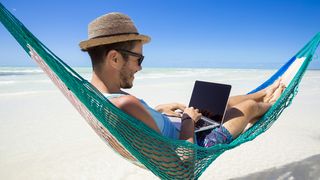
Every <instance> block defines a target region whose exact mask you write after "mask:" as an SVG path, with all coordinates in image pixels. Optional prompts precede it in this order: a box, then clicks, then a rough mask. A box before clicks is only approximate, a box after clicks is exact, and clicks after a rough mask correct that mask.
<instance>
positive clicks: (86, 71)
mask: <svg viewBox="0 0 320 180" xmlns="http://www.w3.org/2000/svg"><path fill="white" fill-rule="evenodd" d="M75 70H76V71H77V72H78V73H79V74H80V75H81V76H82V77H84V78H85V79H87V80H89V81H90V78H91V68H75ZM275 72H276V69H209V68H144V69H143V70H142V71H140V72H138V73H137V74H136V75H135V81H134V87H138V89H139V88H141V87H149V88H154V87H155V86H156V85H157V84H158V85H161V86H167V87H168V90H170V87H172V86H175V87H177V86H181V87H190V89H191V88H192V85H193V82H194V81H195V80H203V81H211V82H217V83H226V84H231V85H233V89H235V91H236V92H240V89H238V90H237V87H240V86H241V85H243V82H244V80H245V82H246V83H248V84H256V86H258V85H259V84H261V83H263V82H264V81H265V80H267V78H268V77H270V76H271V75H272V74H273V73H275ZM307 74H308V80H310V81H312V80H313V79H314V80H319V77H320V71H319V70H308V71H307ZM308 82H309V81H308ZM312 82H313V81H312ZM314 83H315V85H316V84H318V83H316V82H314ZM256 86H254V87H256ZM53 87H54V85H53V83H52V82H51V80H50V79H49V78H48V77H47V76H46V75H45V74H44V73H43V72H42V70H41V69H40V68H38V67H0V95H1V96H5V95H13V94H17V93H24V94H26V93H27V94H28V93H37V92H44V91H52V90H57V89H56V88H53ZM254 87H248V88H246V89H242V90H241V91H242V92H243V93H245V92H248V91H250V90H251V89H253V88H254ZM129 91H133V92H134V91H135V88H133V89H132V90H129Z"/></svg>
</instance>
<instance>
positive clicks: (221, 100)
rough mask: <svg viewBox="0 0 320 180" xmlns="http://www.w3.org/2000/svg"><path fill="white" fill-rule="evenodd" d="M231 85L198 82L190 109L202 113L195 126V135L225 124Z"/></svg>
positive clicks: (195, 85) (194, 88)
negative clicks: (195, 109) (192, 108)
mask: <svg viewBox="0 0 320 180" xmlns="http://www.w3.org/2000/svg"><path fill="white" fill-rule="evenodd" d="M230 91H231V85H228V84H218V83H212V82H204V81H196V82H195V84H194V87H193V92H192V95H191V99H190V103H189V107H194V108H197V109H199V110H200V113H202V117H201V119H200V120H199V121H198V122H197V123H196V124H195V133H197V132H201V131H205V130H208V129H213V128H215V127H217V126H220V125H221V124H222V123H223V119H224V115H225V112H226V109H227V104H228V99H229V95H230Z"/></svg>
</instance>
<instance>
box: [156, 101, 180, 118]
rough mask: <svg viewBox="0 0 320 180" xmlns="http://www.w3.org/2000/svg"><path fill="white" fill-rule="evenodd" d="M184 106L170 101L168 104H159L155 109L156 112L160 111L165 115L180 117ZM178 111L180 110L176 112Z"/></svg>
mask: <svg viewBox="0 0 320 180" xmlns="http://www.w3.org/2000/svg"><path fill="white" fill-rule="evenodd" d="M185 108H186V106H185V105H183V104H180V103H170V104H161V105H158V106H157V107H155V110H157V111H158V112H161V113H163V114H165V115H167V116H173V117H181V116H182V112H183V111H184V109H185ZM178 111H180V112H178Z"/></svg>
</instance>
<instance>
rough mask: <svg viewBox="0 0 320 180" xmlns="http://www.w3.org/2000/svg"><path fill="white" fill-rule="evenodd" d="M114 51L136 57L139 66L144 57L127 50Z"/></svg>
mask: <svg viewBox="0 0 320 180" xmlns="http://www.w3.org/2000/svg"><path fill="white" fill-rule="evenodd" d="M115 50H116V51H120V52H123V53H126V54H128V55H130V56H135V57H138V65H139V66H141V64H142V61H143V59H144V56H143V55H142V54H138V53H135V52H132V51H128V50H125V49H115Z"/></svg>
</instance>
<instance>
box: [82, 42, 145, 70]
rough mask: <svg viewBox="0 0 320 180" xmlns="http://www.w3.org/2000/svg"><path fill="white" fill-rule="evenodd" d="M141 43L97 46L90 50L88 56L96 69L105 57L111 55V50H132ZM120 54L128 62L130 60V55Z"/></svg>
mask: <svg viewBox="0 0 320 180" xmlns="http://www.w3.org/2000/svg"><path fill="white" fill-rule="evenodd" d="M138 42H140V41H137V40H135V41H125V42H119V43H113V44H107V45H102V46H96V47H92V48H90V49H88V54H89V56H90V58H91V63H92V68H93V69H95V68H96V67H98V66H99V65H100V64H102V63H103V61H104V58H105V56H106V55H107V54H108V53H109V51H111V50H116V49H124V50H128V51H130V50H132V49H133V48H134V46H135V45H136V44H137V43H138ZM119 53H120V54H121V55H122V57H123V58H124V59H125V60H126V59H128V55H127V54H125V53H121V52H120V51H119Z"/></svg>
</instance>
